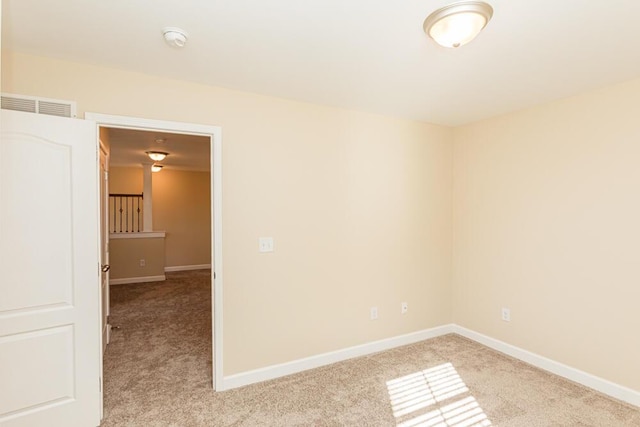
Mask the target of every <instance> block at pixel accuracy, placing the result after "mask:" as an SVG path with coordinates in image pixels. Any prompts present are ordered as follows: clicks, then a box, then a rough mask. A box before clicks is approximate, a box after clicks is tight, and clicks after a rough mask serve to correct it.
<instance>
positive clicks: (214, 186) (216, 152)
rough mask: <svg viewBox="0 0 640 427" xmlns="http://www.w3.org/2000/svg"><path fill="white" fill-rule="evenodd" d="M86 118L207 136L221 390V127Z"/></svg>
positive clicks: (217, 386) (220, 386)
mask: <svg viewBox="0 0 640 427" xmlns="http://www.w3.org/2000/svg"><path fill="white" fill-rule="evenodd" d="M85 118H86V119H87V120H92V121H94V122H96V124H97V126H98V129H97V133H98V134H99V128H100V127H115V128H125V129H134V130H144V131H156V132H173V133H184V134H192V135H201V136H208V137H209V138H210V144H211V147H210V148H211V149H210V153H211V154H210V155H211V158H210V168H211V174H210V175H211V233H212V236H211V258H212V259H211V261H212V268H211V272H212V274H211V299H212V305H211V308H212V311H213V312H212V313H211V321H212V328H211V329H212V331H213V337H212V341H211V342H212V346H213V348H212V354H213V388H214V390H216V391H222V390H224V389H225V387H224V376H223V372H224V371H223V359H222V357H223V351H222V344H223V339H222V330H223V328H222V319H223V315H222V307H223V304H222V295H223V292H222V289H223V288H222V284H223V268H222V129H221V128H220V127H219V126H209V125H202V124H195V123H183V122H171V121H164V120H151V119H142V118H136V117H128V116H114V115H107V114H100V113H85Z"/></svg>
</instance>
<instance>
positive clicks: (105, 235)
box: [100, 143, 111, 376]
mask: <svg viewBox="0 0 640 427" xmlns="http://www.w3.org/2000/svg"><path fill="white" fill-rule="evenodd" d="M100 264H101V266H102V268H101V275H100V293H101V296H102V324H101V328H102V353H103V354H104V351H105V350H106V349H107V344H109V338H110V332H111V328H110V326H109V268H110V267H109V154H108V151H107V148H106V147H104V146H103V144H102V143H101V144H100ZM101 376H102V375H101Z"/></svg>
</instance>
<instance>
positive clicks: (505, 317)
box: [502, 307, 511, 322]
mask: <svg viewBox="0 0 640 427" xmlns="http://www.w3.org/2000/svg"><path fill="white" fill-rule="evenodd" d="M502 320H504V321H505V322H511V310H510V309H508V308H506V307H502Z"/></svg>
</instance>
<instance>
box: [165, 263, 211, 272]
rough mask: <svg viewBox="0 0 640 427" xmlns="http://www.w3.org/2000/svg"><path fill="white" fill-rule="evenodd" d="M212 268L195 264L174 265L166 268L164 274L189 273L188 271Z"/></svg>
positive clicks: (207, 265)
mask: <svg viewBox="0 0 640 427" xmlns="http://www.w3.org/2000/svg"><path fill="white" fill-rule="evenodd" d="M210 268H211V264H195V265H174V266H171V267H165V268H164V272H165V273H167V272H169V271H187V270H207V269H210Z"/></svg>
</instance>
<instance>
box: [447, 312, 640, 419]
mask: <svg viewBox="0 0 640 427" xmlns="http://www.w3.org/2000/svg"><path fill="white" fill-rule="evenodd" d="M452 329H453V332H454V333H456V334H458V335H462V336H463V337H466V338H469V339H471V340H473V341H476V342H478V343H480V344H484V345H486V346H487V347H490V348H492V349H494V350H497V351H499V352H501V353H504V354H507V355H509V356H511V357H515V358H516V359H520V360H522V361H523V362H526V363H528V364H530V365H533V366H535V367H538V368H540V369H544V370H545V371H549V372H551V373H553V374H556V375H559V376H561V377H564V378H566V379H568V380H571V381H574V382H576V383H578V384H582V385H584V386H586V387H589V388H592V389H594V390H596V391H599V392H600V393H603V394H606V395H609V396H611V397H614V398H616V399H618V400H622V401H623V402H627V403H630V404H631V405H635V406H640V392H639V391H636V390H632V389H630V388H627V387H624V386H621V385H619V384H616V383H613V382H611V381H608V380H605V379H602V378H600V377H597V376H595V375H591V374H589V373H587V372H584V371H581V370H579V369H575V368H572V367H570V366H567V365H564V364H562V363H560V362H556V361H555V360H551V359H548V358H546V357H544V356H540V355H538V354H535V353H532V352H530V351H527V350H524V349H521V348H519V347H516V346H514V345H511V344H507V343H505V342H503V341H500V340H497V339H494V338H491V337H488V336H486V335H482V334H480V333H478V332H475V331H472V330H470V329H467V328H464V327H462V326H458V325H452Z"/></svg>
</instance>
